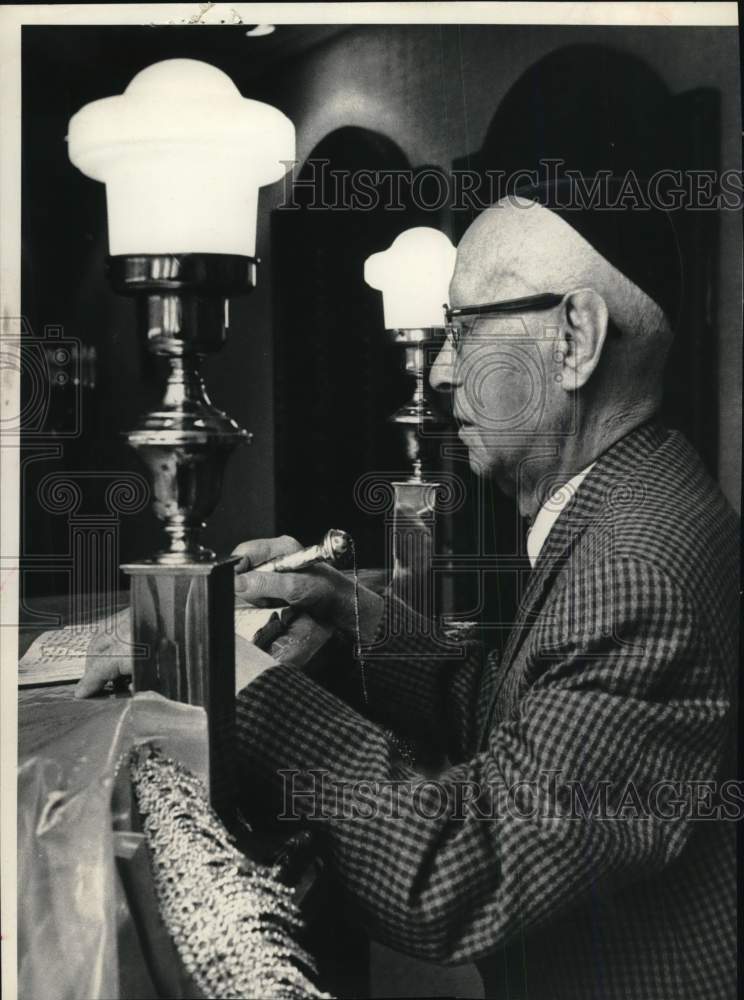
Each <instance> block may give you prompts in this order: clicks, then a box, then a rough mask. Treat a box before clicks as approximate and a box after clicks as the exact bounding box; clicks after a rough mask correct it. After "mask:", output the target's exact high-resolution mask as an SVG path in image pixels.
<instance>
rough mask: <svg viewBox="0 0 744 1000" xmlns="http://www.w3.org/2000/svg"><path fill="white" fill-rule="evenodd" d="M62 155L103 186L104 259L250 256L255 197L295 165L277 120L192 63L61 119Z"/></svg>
mask: <svg viewBox="0 0 744 1000" xmlns="http://www.w3.org/2000/svg"><path fill="white" fill-rule="evenodd" d="M68 144H69V155H70V159H71V160H72V162H73V163H74V164H75V166H76V167H78V168H79V169H80V170H81V171H82V172H83V173H84V174H86V175H87V176H88V177H92V178H94V179H95V180H98V181H103V182H104V183H105V184H106V204H107V210H108V225H109V253H110V254H111V255H112V256H113V255H119V254H162V253H169V254H180V253H218V254H238V255H243V256H248V257H252V256H254V255H255V251H256V214H257V206H258V189H259V188H260V187H262V186H263V185H265V184H271V183H272V182H273V181H276V180H279V178H280V177H282V176H283V175H284V174H285V173H286V172H287V169H288V167H289V166H290V163H291V161H292V160H293V159H294V155H295V131H294V126H293V125H292V122H291V121H290V120H289V118H287V117H286V115H284V114H282V112H281V111H278V110H277V109H276V108H273V107H271V106H270V105H268V104H262V103H261V102H260V101H252V100H250V99H248V98H245V97H242V96H241V94H240V92H239V91H238V89H237V87H236V86H235V84H234V83H233V82H232V80H231V79H230V77H229V76H227V75H226V74H225V73H223V72H222V70H219V69H217V68H216V67H215V66H211V65H210V64H209V63H204V62H200V61H198V60H196V59H166V60H164V61H163V62H159V63H155V64H154V65H152V66H148V67H147V69H144V70H142V71H141V72H140V73H138V74H137V75H136V76H135V77H134V79H133V80H132V81H131V83H130V84H129V86H128V87H127V88H126V90H125V92H124V93H123V94H121V95H119V96H116V97H106V98H103V99H102V100H99V101H93V103H91V104H86V105H85V107H83V108H81V109H80V111H78V112H77V114H75V115H73V117H72V118H71V119H70V124H69V128H68Z"/></svg>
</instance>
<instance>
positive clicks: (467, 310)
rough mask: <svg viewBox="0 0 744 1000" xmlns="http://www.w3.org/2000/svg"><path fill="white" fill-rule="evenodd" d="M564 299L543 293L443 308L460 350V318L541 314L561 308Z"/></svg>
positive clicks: (451, 333) (447, 324) (457, 347)
mask: <svg viewBox="0 0 744 1000" xmlns="http://www.w3.org/2000/svg"><path fill="white" fill-rule="evenodd" d="M564 298H565V294H564V295H559V294H558V293H557V292H541V293H540V294H539V295H527V296H524V297H523V298H521V299H505V300H504V301H503V302H488V303H485V304H484V305H480V306H457V307H455V308H454V309H453V308H451V307H450V306H448V305H447V304H446V303H445V304H444V306H443V307H442V308H443V309H444V316H445V319H446V326H447V331H448V333H449V335H450V337H451V338H452V343H453V344H454V345H455V350H458V349H459V347H460V344H461V343H462V330H461V328H460V324H459V323H457V322H455V320H457V319H459V317H460V316H513V315H516V314H517V313H525V312H541V311H543V310H545V309H554V308H555V307H556V306H559V305H560V304H561V302H563V299H564Z"/></svg>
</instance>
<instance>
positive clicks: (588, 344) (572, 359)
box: [561, 288, 610, 390]
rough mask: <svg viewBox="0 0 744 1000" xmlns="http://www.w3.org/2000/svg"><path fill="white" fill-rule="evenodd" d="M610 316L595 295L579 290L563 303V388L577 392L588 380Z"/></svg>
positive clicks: (599, 297)
mask: <svg viewBox="0 0 744 1000" xmlns="http://www.w3.org/2000/svg"><path fill="white" fill-rule="evenodd" d="M609 320H610V313H609V310H608V309H607V304H606V302H605V300H604V299H603V298H602V296H601V295H600V294H599V292H595V291H594V289H593V288H579V289H577V290H576V291H574V292H570V293H569V294H568V295H567V296H566V298H565V300H564V302H563V316H562V324H561V327H562V330H561V332H562V337H563V340H564V345H563V387H564V388H565V389H569V390H571V389H580V388H581V387H582V386H583V385H586V383H587V382H588V381H589V379H590V378H591V376H592V374H593V373H594V370H595V369H596V367H597V365H598V364H599V359H600V357H601V354H602V348H603V346H604V342H605V337H606V336H607V328H608V325H609Z"/></svg>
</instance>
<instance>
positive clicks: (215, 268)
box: [108, 254, 257, 822]
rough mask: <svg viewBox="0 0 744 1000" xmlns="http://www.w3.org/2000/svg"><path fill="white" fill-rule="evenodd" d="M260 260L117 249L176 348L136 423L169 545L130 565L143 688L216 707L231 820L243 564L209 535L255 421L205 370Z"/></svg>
mask: <svg viewBox="0 0 744 1000" xmlns="http://www.w3.org/2000/svg"><path fill="white" fill-rule="evenodd" d="M256 263H257V262H256V261H255V260H253V259H252V258H249V257H238V256H230V255H222V254H173V255H167V254H143V255H132V256H122V257H110V258H109V260H108V270H109V276H110V279H111V282H112V284H113V287H114V288H115V289H116V291H118V292H121V293H122V294H125V295H132V296H134V297H135V298H136V300H137V303H138V306H139V323H140V326H141V329H142V334H143V336H144V338H145V340H146V344H147V347H148V350H149V351H150V352H151V353H153V354H156V355H161V356H163V357H166V358H167V359H168V362H169V365H170V371H169V375H168V380H167V385H166V389H165V394H164V397H163V400H162V402H161V404H160V405H159V406H158V408H157V409H155V410H153V411H151V412H150V413H148V414H146V415H145V416H144V417H143V419H142V420H141V422H140V423H139V425H138V426H137V427H136V428H135V429H134V430H133V431H130V432H129V433H128V434H127V438H128V440H129V443H130V444H131V445H132V447H133V448H134V449H135V450H136V451H137V453H138V454H139V455H140V457H141V458H142V460H143V461H144V463H145V465H146V466H147V468H148V471H149V473H150V480H151V483H152V488H153V495H154V500H153V507H154V510H155V513H156V514H157V515H158V517H159V518H160V519H161V520H162V521H163V522H164V523H165V532H166V535H167V537H168V544H167V547H166V548H164V549H163V550H162V551H161V552H159V553H157V554H156V555H154V556H153V558H152V559H150V560H143V561H140V562H136V563H130V564H128V565H126V566H123V567H122V569H123V570H124V571H125V572H126V573H127V574H129V576H131V578H132V582H131V605H132V632H133V634H132V639H133V642H134V643H135V644H136V645H143V646H144V647H145V648H146V650H147V652H146V655H145V656H144V657H142V658H140V659H137V660H135V666H134V689H135V691H157V692H159V693H160V694H162V695H164V696H165V697H166V698H172V699H174V700H175V701H182V702H187V703H189V704H191V705H200V706H203V707H204V708H205V709H206V712H207V718H208V730H209V753H210V764H209V770H210V796H211V800H212V804H213V806H214V807H215V809H216V811H217V812H218V813H219V815H220V816H221V817H222V819H223V820H225V821H226V822H230V821H231V820H232V817H233V811H234V785H233V779H232V774H233V766H234V758H233V730H234V720H235V629H234V611H233V609H234V602H235V594H234V566H235V563H236V562H237V559H231V558H227V559H217V557H216V556H215V553H214V552H212V551H211V550H210V549H207V548H205V546H204V545H202V544H201V540H200V535H201V531H202V529H203V527H204V521H205V519H206V518H207V517H208V516H209V514H211V512H212V511H213V510H214V507H215V506H216V504H217V501H218V500H219V496H220V491H221V486H222V474H223V470H224V466H225V463H226V461H227V458H228V456H229V455H230V453H231V452H232V450H233V448H234V447H235V446H236V445H237V444H240V443H243V442H246V441H248V440H249V435H248V434H247V432H246V431H244V430H241V428H239V427H238V425H237V424H236V423H235V422H234V421H233V420H231V419H230V418H229V417H228V416H227V415H226V414H224V413H222V411H221V410H218V409H217V408H216V407H215V406H213V405H212V403H211V402H210V400H209V397H208V396H207V393H206V391H205V388H204V383H203V382H202V378H201V375H200V372H199V367H200V365H201V361H202V359H203V357H204V355H205V354H208V353H212V352H214V351H217V350H219V349H220V348H221V347H222V345H223V344H224V343H225V339H226V321H225V317H226V311H227V298H228V296H230V295H240V294H245V293H247V292H249V291H251V290H252V289H253V288H254V286H255V284H256Z"/></svg>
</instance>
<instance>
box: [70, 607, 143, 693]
mask: <svg viewBox="0 0 744 1000" xmlns="http://www.w3.org/2000/svg"><path fill="white" fill-rule="evenodd" d="M130 621H131V618H130V615H129V608H124V610H123V611H120V612H119V613H118V614H117V615H115V616H114V628H113V634H106V633H102V634H101V635H97V636H95V638H93V639H92V640H91V642H90V644H89V646H88V652H87V653H86V657H85V673H84V674H83V676H82V677H81V678H80V680H79V681H78V682H77V685H76V686H75V690H74V692H73V693H74V695H75V697H76V698H90V696H91V695H93V694H97V693H98V692H99V691H102V690H103V688H104V687H105V686H106V684H107V683H108V681H114V682H115V681H117V680H118V679H119V678H120V677H121V678H125V677H131V674H132V645H131V626H130Z"/></svg>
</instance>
